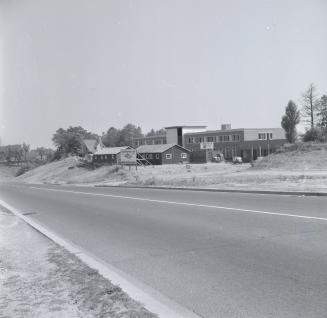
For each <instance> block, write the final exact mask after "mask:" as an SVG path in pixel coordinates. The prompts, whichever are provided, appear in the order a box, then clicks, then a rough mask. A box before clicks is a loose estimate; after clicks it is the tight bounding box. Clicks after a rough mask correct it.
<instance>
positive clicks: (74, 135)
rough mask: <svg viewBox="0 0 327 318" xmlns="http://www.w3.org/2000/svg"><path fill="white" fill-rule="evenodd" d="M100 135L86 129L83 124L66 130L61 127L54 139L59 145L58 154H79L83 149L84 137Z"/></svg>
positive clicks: (95, 137) (90, 137) (89, 137)
mask: <svg viewBox="0 0 327 318" xmlns="http://www.w3.org/2000/svg"><path fill="white" fill-rule="evenodd" d="M98 138H99V136H98V135H96V134H93V133H91V132H89V131H87V130H85V129H84V128H83V127H81V126H77V127H72V126H70V127H68V128H67V129H66V130H65V129H62V128H59V129H58V130H57V131H56V133H55V134H54V135H53V137H52V141H53V143H54V144H55V146H56V147H57V152H56V153H57V154H60V156H65V155H70V154H71V155H78V154H79V152H80V151H81V149H82V139H98Z"/></svg>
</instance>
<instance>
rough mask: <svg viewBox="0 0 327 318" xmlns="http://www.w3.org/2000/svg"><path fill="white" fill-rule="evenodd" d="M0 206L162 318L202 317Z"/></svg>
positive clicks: (44, 228)
mask: <svg viewBox="0 0 327 318" xmlns="http://www.w3.org/2000/svg"><path fill="white" fill-rule="evenodd" d="M0 205H2V206H4V207H5V208H6V209H8V210H10V211H11V212H12V213H13V214H14V215H16V216H18V217H19V218H21V219H23V220H24V221H25V222H26V223H27V224H29V225H30V226H32V227H33V228H34V229H36V230H37V231H39V232H40V233H42V234H44V235H45V236H46V237H48V238H49V239H50V240H52V241H54V242H55V243H57V244H58V245H60V246H62V247H64V248H65V249H66V250H68V251H69V252H70V253H72V254H74V255H76V256H77V257H78V258H79V259H81V260H82V261H83V262H84V263H86V264H87V265H88V266H89V267H90V268H93V269H95V270H97V271H98V272H99V273H100V274H101V275H102V276H103V277H105V278H106V279H108V280H110V281H111V282H112V283H113V284H114V285H117V286H119V287H121V289H122V290H123V291H124V292H125V293H127V294H128V295H129V296H130V297H131V298H132V299H134V300H136V301H138V302H140V303H141V304H143V305H144V306H145V308H146V309H148V310H149V311H150V312H153V313H155V314H157V315H158V316H159V317H160V318H200V316H198V315H197V314H196V313H194V312H191V311H190V310H188V309H187V308H184V307H182V306H181V305H179V304H177V303H175V302H174V301H173V300H171V299H169V298H167V297H166V296H164V295H162V294H161V293H160V292H158V291H156V290H154V289H153V288H151V287H150V286H148V285H145V284H143V283H141V282H139V281H137V280H136V279H134V278H133V277H131V276H129V275H128V274H126V273H124V272H122V271H120V270H119V269H117V268H115V267H114V266H112V265H110V264H108V263H106V262H103V261H102V260H101V259H99V258H98V257H96V256H95V255H93V254H91V253H89V252H88V251H86V250H84V249H83V248H81V247H79V246H77V245H75V244H74V243H72V242H70V241H68V240H66V239H63V238H62V237H60V236H59V235H57V234H56V233H54V232H53V231H51V230H49V229H48V228H46V227H45V226H43V225H40V224H39V223H37V222H35V221H34V220H32V219H30V218H28V217H26V216H24V213H23V212H22V211H19V210H18V209H16V208H14V207H12V206H11V205H9V204H8V203H6V202H4V201H2V200H1V199H0Z"/></svg>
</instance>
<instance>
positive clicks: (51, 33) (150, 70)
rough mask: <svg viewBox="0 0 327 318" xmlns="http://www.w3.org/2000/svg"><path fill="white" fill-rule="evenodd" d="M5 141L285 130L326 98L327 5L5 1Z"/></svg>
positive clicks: (0, 66)
mask: <svg viewBox="0 0 327 318" xmlns="http://www.w3.org/2000/svg"><path fill="white" fill-rule="evenodd" d="M0 13H1V14H0V19H1V20H0V22H1V25H0V74H1V76H0V129H1V130H0V136H1V138H2V141H3V143H21V142H23V141H25V142H27V143H29V144H31V145H32V146H33V147H34V146H38V145H43V146H51V145H52V143H51V136H52V134H53V133H54V132H55V131H56V129H58V128H59V127H62V128H67V126H69V125H81V126H83V127H84V128H86V129H89V130H91V131H94V132H96V133H101V132H102V131H106V130H107V129H108V128H109V127H110V126H115V127H122V126H123V125H124V124H126V123H129V122H131V123H134V124H137V125H140V126H141V127H142V128H143V130H144V131H148V130H150V129H151V128H155V129H159V128H161V127H164V126H168V125H185V124H190V125H207V126H208V128H210V129H215V128H218V127H219V126H220V124H221V123H231V124H232V127H234V128H240V127H280V118H281V115H282V114H283V112H284V108H285V106H286V104H287V102H288V100H289V99H294V100H295V101H296V102H297V101H299V97H300V95H301V92H302V91H304V90H305V89H306V88H307V86H308V85H309V84H310V83H311V82H314V83H316V85H317V86H318V90H319V93H320V94H323V93H327V63H326V57H327V40H326V39H327V0H246V1H244V0H225V1H222V0H197V1H195V0H115V1H113V0H92V1H90V0H24V1H21V0H0Z"/></svg>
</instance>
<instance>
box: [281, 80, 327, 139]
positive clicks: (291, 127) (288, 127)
mask: <svg viewBox="0 0 327 318" xmlns="http://www.w3.org/2000/svg"><path fill="white" fill-rule="evenodd" d="M300 106H301V108H300V109H299V108H298V106H297V104H296V103H295V102H294V101H293V100H290V101H289V102H288V104H287V106H286V108H285V115H284V116H283V117H282V121H281V125H282V127H283V128H284V130H285V132H286V138H287V140H288V141H289V142H290V143H294V142H295V141H296V140H297V139H298V136H297V130H296V126H297V125H298V124H299V123H300V122H301V121H302V122H303V123H304V124H305V126H306V131H305V133H304V134H303V135H302V136H301V138H302V140H303V141H319V142H327V95H326V94H324V95H322V96H318V94H317V88H316V86H315V85H314V84H313V83H312V84H310V85H309V87H308V89H307V90H306V91H305V92H304V93H303V94H302V96H301V99H300Z"/></svg>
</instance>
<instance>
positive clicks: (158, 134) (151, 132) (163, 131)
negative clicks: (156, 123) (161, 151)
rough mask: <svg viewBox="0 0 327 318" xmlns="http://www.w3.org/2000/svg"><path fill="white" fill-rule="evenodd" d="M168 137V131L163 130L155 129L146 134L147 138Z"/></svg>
mask: <svg viewBox="0 0 327 318" xmlns="http://www.w3.org/2000/svg"><path fill="white" fill-rule="evenodd" d="M160 135H166V130H165V129H164V128H161V129H159V130H154V129H153V128H152V129H151V130H150V131H149V132H148V133H147V134H146V136H147V137H152V136H160Z"/></svg>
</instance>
